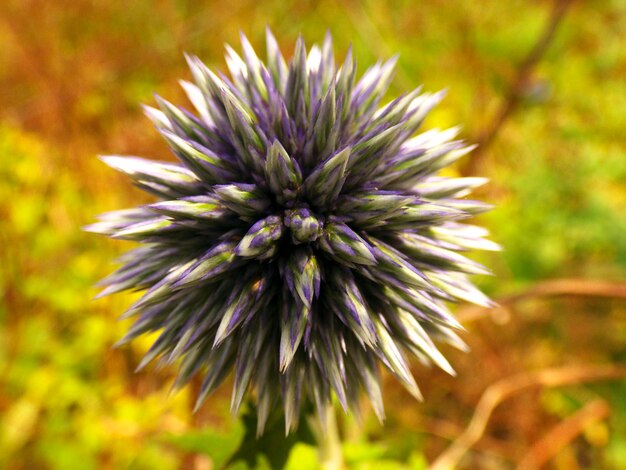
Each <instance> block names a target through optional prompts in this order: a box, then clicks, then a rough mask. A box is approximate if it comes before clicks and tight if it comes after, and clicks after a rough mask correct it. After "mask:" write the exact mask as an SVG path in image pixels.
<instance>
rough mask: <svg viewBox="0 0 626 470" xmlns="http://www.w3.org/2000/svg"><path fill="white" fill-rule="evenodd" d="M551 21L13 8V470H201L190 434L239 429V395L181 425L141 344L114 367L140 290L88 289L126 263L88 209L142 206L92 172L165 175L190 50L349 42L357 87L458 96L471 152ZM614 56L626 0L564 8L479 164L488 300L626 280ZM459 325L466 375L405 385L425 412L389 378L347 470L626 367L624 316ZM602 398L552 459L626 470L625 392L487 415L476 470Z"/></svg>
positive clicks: (6, 18)
mask: <svg viewBox="0 0 626 470" xmlns="http://www.w3.org/2000/svg"><path fill="white" fill-rule="evenodd" d="M550 8H551V3H550V2H548V1H539V0H532V1H522V0H511V1H508V2H500V1H496V0H488V1H485V2H474V1H471V0H453V1H443V0H429V1H424V2H414V1H410V0H401V1H391V0H386V1H374V0H369V1H362V2H359V1H356V0H319V1H314V0H308V1H295V0H286V1H280V2H279V1H276V0H274V1H268V2H253V1H249V0H232V1H230V2H227V3H225V2H216V1H215V2H193V1H183V0H176V1H147V0H139V1H134V2H132V4H126V3H123V2H109V1H101V0H74V1H70V0H56V1H54V2H40V1H36V0H5V1H4V2H3V3H2V5H0V43H1V44H2V47H1V48H0V102H1V103H2V106H1V107H0V161H1V163H2V164H1V165H0V181H1V182H0V242H1V243H2V247H3V248H2V250H0V293H1V295H2V301H1V302H0V322H1V324H0V325H1V326H0V467H2V468H7V469H33V468H44V469H48V468H49V469H64V470H65V469H74V468H76V469H89V468H98V469H99V468H105V469H106V468H115V469H117V468H137V469H143V468H146V469H150V468H157V467H158V468H162V469H168V468H172V469H174V468H198V469H201V468H210V458H208V457H206V456H205V455H203V454H202V453H197V452H195V451H193V447H191V448H190V447H189V446H190V445H191V444H189V442H190V441H184V438H185V436H189V439H191V440H192V439H193V438H194V436H196V433H197V432H198V430H199V429H205V428H210V429H215V430H216V431H215V432H218V433H221V435H223V436H228V435H229V432H230V431H229V430H230V429H235V428H236V426H237V423H236V422H233V421H232V420H231V419H230V418H229V417H228V416H227V415H226V411H225V409H226V408H227V407H225V406H224V403H225V400H226V398H225V395H226V393H221V394H219V393H218V395H217V396H216V398H215V399H213V400H212V402H211V403H210V404H209V405H208V406H207V407H205V408H204V409H203V410H202V411H201V412H200V413H198V414H196V415H192V414H191V413H190V406H191V401H192V400H191V398H192V397H193V394H194V391H193V390H184V391H182V392H179V393H177V394H174V395H168V389H169V386H170V384H171V375H170V371H167V370H165V371H154V370H149V371H147V372H141V373H138V374H134V373H133V370H134V368H135V367H136V365H137V363H138V358H139V357H140V355H141V353H142V352H143V351H145V349H146V348H147V346H148V344H149V341H148V340H146V341H143V342H142V341H140V342H138V343H136V344H134V345H132V346H131V347H130V348H126V349H123V350H114V349H112V348H111V346H112V344H113V343H114V342H115V341H116V340H117V339H119V338H120V336H121V334H122V332H123V331H124V329H125V326H126V325H125V324H124V323H123V322H117V321H116V317H117V315H118V314H119V313H120V312H122V311H123V310H124V308H125V306H127V305H128V304H129V303H130V301H131V297H132V295H126V296H117V297H114V298H111V299H108V298H107V299H103V300H98V301H96V302H93V301H91V298H92V297H93V295H95V293H96V291H95V289H93V288H92V286H93V284H94V283H95V282H96V281H97V280H98V279H100V278H101V277H103V276H104V275H105V274H107V273H108V272H109V271H110V270H111V269H112V267H113V266H112V264H111V262H110V261H111V259H113V258H114V257H115V256H116V255H117V254H119V253H121V252H122V251H123V250H124V249H127V248H128V246H130V245H126V244H124V243H122V242H118V243H110V242H107V241H105V240H103V239H99V238H97V237H94V236H92V235H88V234H84V233H82V232H81V231H80V226H82V225H85V224H87V223H89V222H91V221H92V220H93V217H94V215H95V214H98V213H101V212H103V211H107V210H113V209H118V208H122V207H127V206H132V205H136V204H138V203H141V202H145V201H147V200H148V199H147V198H146V196H145V195H143V194H141V193H140V192H139V191H137V190H135V189H133V188H132V187H131V185H130V184H129V183H128V181H126V180H125V179H124V178H123V177H120V176H118V175H117V174H114V172H112V171H109V170H107V169H106V168H105V167H104V166H103V165H102V164H101V162H99V161H98V160H97V159H96V158H95V155H96V154H99V153H103V154H110V153H111V154H136V155H144V156H151V157H155V158H161V159H170V158H172V157H171V156H170V155H168V151H167V149H166V146H165V145H164V144H163V143H162V142H161V141H160V140H159V138H158V136H157V135H156V132H154V131H153V130H152V129H151V127H150V124H149V123H148V122H147V120H146V119H145V118H144V117H143V116H142V114H141V110H140V107H139V104H140V103H142V102H148V103H150V102H151V101H152V93H153V92H156V93H159V94H162V95H164V96H166V97H167V98H169V99H172V100H173V101H177V102H184V99H183V95H182V92H181V91H180V90H179V89H178V85H177V80H178V79H180V78H189V75H190V74H189V72H188V71H187V70H186V67H185V63H184V59H183V57H182V52H183V51H188V52H192V53H195V54H197V55H199V56H200V57H201V58H203V60H205V61H206V62H207V63H208V64H209V65H210V66H212V67H217V68H220V69H224V68H225V65H224V62H223V59H222V53H223V44H224V43H225V42H228V43H231V44H233V45H236V44H237V42H238V34H239V31H243V32H245V33H246V34H247V35H248V37H249V38H250V40H251V42H252V43H253V44H254V45H255V46H257V47H259V48H262V45H263V30H264V28H265V26H266V25H270V26H271V27H272V29H273V31H274V33H275V35H276V36H277V38H278V40H279V42H280V44H281V46H282V47H283V49H284V50H285V51H286V52H287V51H289V50H291V48H292V47H293V44H294V42H295V38H296V37H297V35H298V33H300V32H301V33H302V34H303V35H304V37H305V39H306V41H307V43H308V44H310V43H312V42H314V41H319V40H321V39H322V37H323V34H324V33H325V31H326V30H327V29H328V30H330V31H331V32H332V33H333V36H334V39H335V44H336V49H337V50H338V51H339V52H340V53H345V51H346V50H347V48H348V46H349V45H350V44H352V46H353V48H354V52H355V55H356V57H357V60H358V62H359V64H360V67H361V68H360V70H361V71H363V70H364V69H365V67H366V66H367V64H369V63H371V62H372V61H374V60H377V59H378V58H386V57H389V56H391V55H392V54H395V53H400V62H399V68H398V74H397V77H396V80H395V82H394V87H393V89H392V90H391V91H390V94H397V93H401V92H403V91H406V90H408V89H409V88H412V87H415V86H417V85H419V84H421V83H423V84H424V87H425V89H426V90H431V91H432V90H437V89H441V88H448V90H449V93H448V97H447V98H446V100H445V101H444V102H443V104H442V105H441V106H440V107H439V109H437V110H436V111H435V112H434V113H433V115H432V117H431V118H430V119H429V120H428V122H427V125H428V126H429V127H446V126H452V125H456V124H458V123H462V124H463V125H464V131H463V133H464V136H465V137H466V138H467V139H468V140H470V141H472V140H475V139H476V138H477V137H478V136H479V135H481V133H482V132H483V131H484V129H485V128H486V127H487V126H488V125H489V124H490V122H491V120H492V119H493V117H494V115H495V113H496V112H497V110H498V109H499V106H500V105H501V103H502V101H503V100H504V99H505V97H506V95H507V92H508V86H509V84H510V83H511V82H512V81H513V80H514V78H515V75H516V71H517V67H518V65H519V63H520V62H521V61H522V60H523V58H524V57H525V55H526V54H527V52H528V51H529V50H530V49H531V47H532V46H533V44H534V41H536V38H537V37H538V35H539V34H540V33H541V30H542V28H543V25H544V23H545V20H546V18H547V16H548V12H549V10H550ZM624 44H626V3H625V2H623V1H621V0H612V1H611V0H588V1H578V2H575V3H574V5H573V7H572V8H571V11H570V12H569V13H568V15H567V16H566V18H565V20H564V22H563V24H562V25H561V27H560V30H559V32H558V34H557V36H556V38H555V41H554V43H553V44H551V46H550V47H549V49H548V50H547V54H546V56H545V57H544V58H543V60H542V61H541V63H540V64H539V66H538V67H537V69H536V70H535V71H534V73H533V75H532V77H531V78H532V79H531V82H530V83H529V84H528V85H527V86H526V88H525V89H524V99H523V102H522V104H521V106H520V108H519V109H518V110H517V112H516V113H515V114H514V115H513V116H512V117H511V118H510V119H509V120H508V121H507V122H506V124H505V125H504V127H503V128H502V130H501V132H500V133H499V135H498V136H497V138H496V140H495V141H494V143H493V145H492V146H491V147H490V148H489V149H487V151H486V152H487V153H486V156H485V165H484V167H483V168H482V173H483V174H484V175H486V176H488V177H490V178H491V179H492V183H491V184H490V185H489V186H488V187H487V188H485V189H483V190H482V194H481V197H483V198H485V199H487V200H489V201H490V202H493V203H495V204H497V206H498V208H497V210H495V211H493V212H492V213H490V214H487V215H485V216H483V217H482V218H481V219H480V222H481V223H482V224H484V225H486V226H488V227H490V228H491V229H492V231H493V238H494V239H495V240H496V241H498V242H499V243H501V244H502V245H503V246H504V247H505V251H504V252H503V253H502V254H498V255H497V256H494V255H488V256H487V255H480V256H481V257H482V258H483V261H485V263H487V264H488V265H490V266H493V267H494V270H495V274H496V275H495V276H494V277H493V278H490V279H481V280H480V281H479V282H480V283H481V284H482V285H483V286H484V287H485V289H487V290H488V291H489V293H490V294H491V295H494V296H495V297H498V296H499V295H503V294H505V293H509V292H511V291H513V290H516V289H521V288H523V287H524V286H527V285H530V284H531V283H533V282H535V281H538V280H541V279H546V278H552V277H583V278H596V279H608V280H620V279H624V277H625V275H626V237H625V236H624V234H625V233H626V216H624V214H625V213H626V187H625V185H624V181H625V178H626V158H625V154H626V133H624V129H625V128H626V108H625V105H626V80H624V76H625V74H626V47H624ZM468 328H470V329H471V332H470V334H468V335H466V338H467V340H468V342H469V343H470V345H471V347H472V349H473V351H472V352H471V353H470V354H469V355H461V354H456V353H454V352H449V354H450V355H452V356H453V357H452V359H453V363H454V364H455V365H456V368H457V370H458V371H459V377H458V378H456V379H450V378H448V377H444V375H443V374H441V373H439V372H437V371H424V369H423V368H421V367H416V368H415V372H416V374H417V378H418V381H419V382H420V383H421V384H422V387H423V389H424V394H425V396H426V402H425V403H424V404H417V403H413V402H412V401H409V400H410V399H409V398H408V397H407V396H406V395H405V393H404V392H403V391H402V390H400V389H399V388H398V387H397V386H396V385H395V384H394V383H392V382H391V381H390V383H389V384H387V386H386V388H385V398H386V403H387V406H388V409H389V413H388V414H389V419H388V422H387V425H386V427H385V428H381V427H379V426H378V425H377V424H376V423H375V422H374V421H373V419H372V418H371V416H369V415H368V416H367V417H366V419H365V425H364V426H356V425H354V424H351V421H349V420H348V421H346V422H345V423H344V428H345V429H344V433H345V434H346V436H348V439H347V441H348V443H347V444H346V459H347V461H348V462H349V464H350V466H351V468H359V469H360V468H363V469H364V468H399V467H400V468H425V463H424V462H425V461H426V460H431V459H432V457H433V456H435V455H437V454H438V453H439V452H440V451H441V450H442V449H443V447H444V445H445V443H446V442H447V440H449V439H451V438H453V437H454V435H458V433H459V431H460V429H461V428H462V427H463V426H464V424H465V423H466V422H467V420H468V418H469V416H470V415H471V412H472V410H473V406H474V405H475V403H476V401H477V399H478V397H479V395H480V393H481V392H482V391H483V390H484V389H485V387H486V386H487V385H488V384H489V383H491V382H493V381H494V380H496V379H498V378H500V377H503V376H506V375H509V374H510V373H512V372H514V371H519V370H530V369H536V368H540V367H546V366H548V365H558V364H563V363H574V364H575V363H579V362H584V363H590V362H597V363H606V362H618V361H626V347H625V346H626V334H625V333H624V332H626V305H624V302H619V301H617V300H615V301H611V300H609V301H607V300H603V301H600V300H588V301H585V300H581V299H575V298H574V299H571V298H566V299H554V300H549V301H531V302H527V303H524V304H522V305H520V306H519V307H518V308H517V309H516V311H515V312H514V315H513V316H512V318H511V319H510V321H509V322H508V323H506V324H504V325H496V324H494V323H492V322H490V321H489V319H488V318H487V319H485V320H480V321H477V322H475V323H473V324H471V325H469V327H468ZM192 389H193V387H192ZM597 396H600V397H604V398H605V399H607V400H608V401H609V403H610V405H611V409H612V413H613V415H612V418H611V420H610V421H609V422H608V423H598V425H597V426H596V427H595V428H594V429H590V430H589V431H588V432H587V433H586V434H585V435H583V436H581V437H580V438H579V439H577V440H576V441H574V442H573V443H572V444H571V445H569V446H568V447H567V448H566V449H564V450H563V451H562V452H561V453H559V454H558V456H557V458H555V460H554V468H625V467H626V425H625V424H624V423H626V399H625V398H624V397H625V396H626V385H625V384H624V383H619V382H613V383H608V384H604V385H595V386H593V387H592V386H579V387H570V388H567V389H561V390H549V391H545V392H541V393H540V392H536V393H535V394H534V395H533V394H527V395H524V399H523V400H521V399H520V400H516V401H515V402H514V403H512V404H511V406H507V407H506V409H504V410H500V411H499V412H498V413H496V415H495V416H494V419H493V423H492V426H491V427H490V430H489V436H487V438H486V439H485V440H483V442H482V443H481V445H480V446H479V447H478V450H477V451H476V452H474V453H472V454H471V455H470V456H469V457H468V459H467V460H466V461H465V465H466V466H467V468H488V466H491V467H489V468H511V465H512V463H513V462H516V461H518V460H519V458H520V457H521V456H522V455H523V454H524V452H525V450H526V449H527V447H528V446H529V445H531V444H532V443H533V442H535V441H536V440H537V439H538V438H540V437H541V435H542V434H543V432H544V431H545V430H546V429H547V428H548V427H549V426H551V425H552V424H554V423H556V422H558V421H559V420H561V419H563V418H565V417H566V416H568V415H569V414H571V413H572V412H574V411H575V410H576V409H579V408H580V407H581V406H582V404H584V403H586V402H588V401H590V400H591V399H593V398H595V397H597ZM442 423H443V424H445V426H444V427H443V428H442V426H441V424H442ZM446 426H447V427H446ZM442 429H448V430H451V432H447V433H446V432H440V431H441V430H442ZM455 429H456V431H455ZM435 431H437V432H435ZM433 433H434V434H444V435H445V436H444V438H443V439H442V438H441V437H437V436H435V435H434V434H433ZM172 436H175V437H177V439H178V441H177V440H176V439H173V438H172ZM181 436H182V437H181ZM181 438H182V439H183V441H180V439H181ZM372 441H375V445H372V444H368V443H371V442H372ZM176 442H187V444H183V445H176ZM190 449H191V450H190ZM208 453H209V454H210V452H208ZM298 455H300V456H301V458H302V459H311V458H312V450H311V449H310V448H307V447H306V446H305V445H302V446H300V447H297V448H296V450H295V451H294V456H292V459H291V460H290V462H292V463H291V465H297V464H293V462H294V461H295V462H297V461H298V460H297V459H298V457H297V456H298ZM294 459H295V460H294ZM572 462H573V464H572ZM572 465H575V466H572ZM402 466H404V467H402ZM290 468H291V467H290ZM293 468H298V467H297V466H294V467H293ZM299 468H303V467H299Z"/></svg>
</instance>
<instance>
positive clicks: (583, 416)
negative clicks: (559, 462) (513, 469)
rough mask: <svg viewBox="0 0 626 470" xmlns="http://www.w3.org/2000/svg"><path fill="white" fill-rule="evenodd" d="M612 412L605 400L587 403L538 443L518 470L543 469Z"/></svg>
mask: <svg viewBox="0 0 626 470" xmlns="http://www.w3.org/2000/svg"><path fill="white" fill-rule="evenodd" d="M610 411H611V409H610V408H609V405H608V404H607V402H606V401H604V400H601V399H598V400H594V401H592V402H590V403H587V404H586V405H585V406H584V407H583V408H581V409H580V410H578V411H577V412H576V413H574V414H573V415H571V416H569V417H568V418H567V419H565V420H563V421H561V422H560V423H559V424H557V425H556V426H554V427H553V428H552V429H551V430H550V431H548V433H546V434H545V435H544V436H543V437H542V438H541V439H540V440H539V441H538V442H536V443H535V444H534V445H533V446H532V447H531V449H530V451H529V452H528V453H527V454H526V456H525V457H524V458H523V459H522V461H521V462H520V464H519V465H518V466H517V470H535V469H539V468H541V467H542V466H543V465H545V464H546V463H547V462H548V461H549V460H550V459H551V458H552V457H554V456H555V455H556V454H557V453H558V452H559V451H560V450H561V449H562V448H563V447H565V446H566V445H567V444H569V443H570V442H571V441H573V440H574V439H575V438H576V437H577V436H578V435H580V434H581V433H582V432H584V431H585V429H586V428H587V427H588V426H589V425H591V424H593V423H595V422H597V421H600V420H603V419H604V418H606V417H607V416H608V415H609V413H610Z"/></svg>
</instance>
